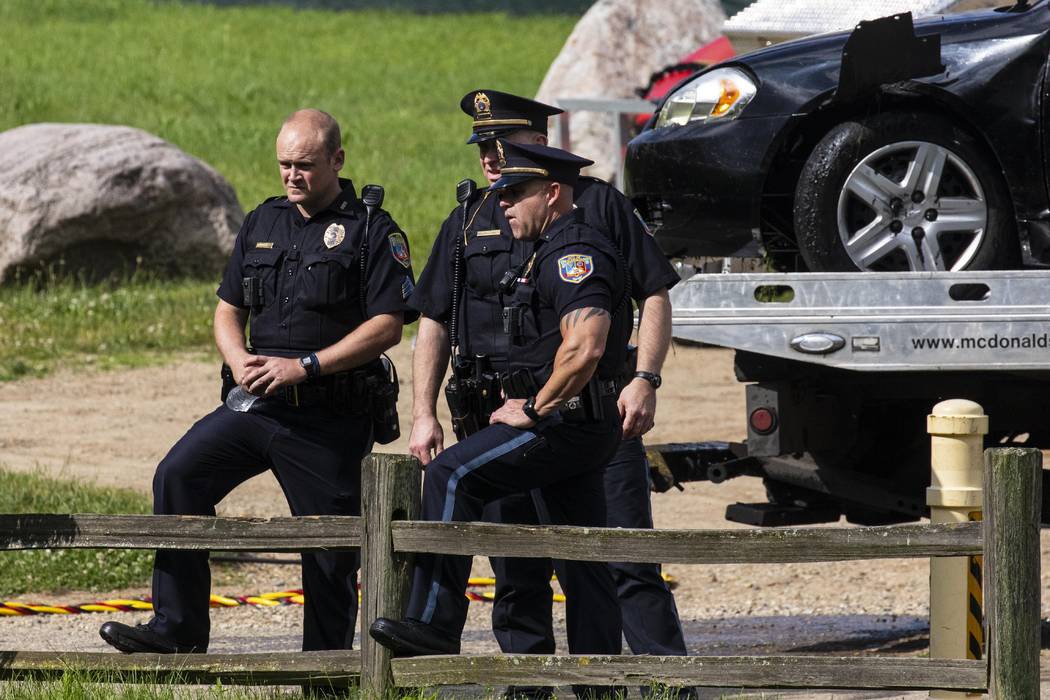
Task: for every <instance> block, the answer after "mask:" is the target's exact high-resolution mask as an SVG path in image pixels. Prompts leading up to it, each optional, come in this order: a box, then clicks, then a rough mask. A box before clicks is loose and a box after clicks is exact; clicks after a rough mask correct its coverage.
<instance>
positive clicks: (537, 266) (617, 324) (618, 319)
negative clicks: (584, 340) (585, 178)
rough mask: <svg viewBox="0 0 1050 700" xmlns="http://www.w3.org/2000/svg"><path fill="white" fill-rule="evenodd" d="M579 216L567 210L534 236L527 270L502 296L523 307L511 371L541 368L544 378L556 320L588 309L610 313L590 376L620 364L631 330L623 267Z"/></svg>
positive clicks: (608, 373)
mask: <svg viewBox="0 0 1050 700" xmlns="http://www.w3.org/2000/svg"><path fill="white" fill-rule="evenodd" d="M583 219H584V216H583V213H582V212H580V211H578V210H576V211H573V212H571V213H569V214H567V215H565V216H562V217H560V218H559V219H558V220H557V221H555V222H554V223H553V224H552V225H551V226H550V228H548V229H547V231H545V232H544V233H543V235H542V236H540V238H539V240H537V241H536V242H535V258H534V259H533V260H532V265H531V269H530V268H528V267H527V268H526V269H525V270H524V271H523V272H524V276H523V277H522V278H520V279H519V281H518V284H517V286H516V288H515V290H514V292H513V294H512V295H510V298H509V299H505V303H506V305H507V306H519V305H520V306H524V307H525V308H526V310H527V312H526V315H525V320H524V323H523V331H524V332H523V337H522V339H521V340H520V341H515V340H513V339H512V340H511V342H510V350H509V364H510V368H511V369H517V368H519V367H524V368H528V369H538V368H542V369H543V372H541V376H544V379H545V378H546V376H547V375H549V372H550V369H551V368H552V367H553V363H554V355H555V353H556V352H557V350H558V346H559V345H561V342H562V335H561V321H562V319H563V318H564V317H566V316H568V315H569V314H572V313H573V312H575V311H579V310H582V309H589V308H596V309H602V310H604V311H607V312H609V313H610V315H611V316H612V319H611V327H610V329H609V335H608V339H607V340H606V345H605V353H604V354H603V355H602V357H601V359H600V360H599V361H598V367H597V369H596V370H595V376H597V377H601V378H606V379H607V378H611V377H614V376H616V375H617V374H618V373H619V372H620V371H621V370H622V368H623V364H624V361H625V359H626V350H627V340H628V338H629V337H630V334H631V314H630V313H629V310H630V304H629V302H628V301H627V298H626V293H627V289H626V269H625V267H624V264H623V261H622V260H621V258H620V256H619V254H618V253H617V251H616V250H615V249H614V248H613V246H612V244H611V243H610V242H609V240H608V238H606V237H605V236H604V235H603V234H602V233H600V232H599V231H598V230H597V229H595V228H594V227H592V226H589V225H588V224H587V223H586V222H585V221H584V220H583ZM579 320H582V318H581V319H579ZM567 322H569V323H571V322H572V321H571V320H568V321H567Z"/></svg>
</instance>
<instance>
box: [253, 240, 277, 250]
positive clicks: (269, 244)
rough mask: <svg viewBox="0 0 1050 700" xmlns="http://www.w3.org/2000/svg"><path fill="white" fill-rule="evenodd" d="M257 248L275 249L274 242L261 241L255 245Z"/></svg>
mask: <svg viewBox="0 0 1050 700" xmlns="http://www.w3.org/2000/svg"><path fill="white" fill-rule="evenodd" d="M255 247H256V248H273V241H265V242H264V241H260V242H258V243H256V244H255Z"/></svg>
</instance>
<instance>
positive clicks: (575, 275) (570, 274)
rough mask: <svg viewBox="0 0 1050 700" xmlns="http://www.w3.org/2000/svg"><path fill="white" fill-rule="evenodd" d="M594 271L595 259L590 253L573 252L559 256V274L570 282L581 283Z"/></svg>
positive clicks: (563, 279)
mask: <svg viewBox="0 0 1050 700" xmlns="http://www.w3.org/2000/svg"><path fill="white" fill-rule="evenodd" d="M592 272H594V259H593V258H592V257H591V256H590V255H582V254H580V253H571V254H569V255H563V256H561V257H560V258H558V276H559V277H561V278H562V281H564V282H568V283H569V284H579V283H580V282H582V281H584V280H585V279H587V278H588V277H590V276H591V273H592Z"/></svg>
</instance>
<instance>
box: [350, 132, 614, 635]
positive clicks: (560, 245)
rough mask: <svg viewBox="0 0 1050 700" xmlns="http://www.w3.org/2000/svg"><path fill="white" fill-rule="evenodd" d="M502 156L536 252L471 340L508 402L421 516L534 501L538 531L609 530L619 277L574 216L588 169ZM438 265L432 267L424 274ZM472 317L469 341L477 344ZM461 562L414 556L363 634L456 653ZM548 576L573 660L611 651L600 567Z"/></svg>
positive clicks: (575, 162) (475, 516)
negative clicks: (406, 585)
mask: <svg viewBox="0 0 1050 700" xmlns="http://www.w3.org/2000/svg"><path fill="white" fill-rule="evenodd" d="M497 148H498V149H499V150H505V154H506V155H505V158H506V162H505V166H504V167H503V170H502V172H503V176H502V177H501V178H500V179H499V181H497V182H496V183H494V185H493V192H494V196H496V197H498V199H499V202H500V206H501V207H502V208H503V210H504V214H505V220H506V221H507V222H508V225H509V227H510V229H511V233H512V241H513V242H515V243H526V242H532V243H533V245H532V246H530V248H531V250H530V251H529V253H528V255H527V256H525V257H524V258H522V259H521V261H520V262H518V263H517V264H516V265H515V266H514V267H513V269H512V270H511V271H510V274H509V275H504V276H503V277H502V281H501V282H500V284H499V290H498V299H499V302H500V303H499V314H498V316H499V318H500V320H501V322H500V326H499V329H498V330H497V331H495V332H493V331H492V330H487V331H486V334H488V335H498V336H499V337H492V338H489V337H486V338H480V339H479V341H480V342H481V343H482V344H483V346H484V347H499V348H502V349H503V354H502V355H501V356H499V357H496V356H493V357H491V358H490V359H491V365H490V366H489V369H490V370H491V371H492V372H493V374H494V375H495V377H496V379H497V382H498V386H499V389H500V390H501V391H502V394H503V395H504V396H505V397H506V399H505V400H501V405H500V406H499V407H498V408H497V409H496V410H495V411H494V412H493V413H492V415H491V417H490V419H489V421H488V422H489V424H488V425H487V426H486V427H484V428H482V429H481V430H479V431H478V432H475V433H473V434H471V435H469V436H467V437H466V438H465V439H464V440H462V441H460V442H459V443H457V444H456V445H454V446H452V447H450V448H448V449H447V450H444V451H442V452H440V453H439V454H437V455H436V456H435V457H434V458H433V459H432V460H430V461H429V463H428V464H427V466H426V477H425V481H424V486H423V515H422V517H423V519H425V520H440V521H446V522H447V521H470V520H479V519H480V518H481V516H482V509H483V506H484V504H486V503H489V502H492V501H495V500H497V499H499V498H501V497H503V496H506V495H509V494H513V493H525V492H528V491H530V490H532V489H536V490H538V493H539V494H540V495H541V497H542V501H543V503H544V505H545V512H544V513H543V515H544V521H545V522H550V523H554V524H572V525H590V526H598V525H600V524H604V523H605V499H604V493H605V491H604V486H603V483H602V474H601V472H602V468H603V467H604V465H605V463H606V462H607V460H608V459H609V457H611V456H612V453H613V452H614V451H615V449H616V446H617V444H618V443H619V440H620V416H619V413H618V411H617V409H616V383H615V378H616V375H617V373H618V372H619V371H620V369H621V367H622V365H623V362H624V355H625V352H626V344H627V338H628V336H629V333H630V327H631V318H630V314H629V302H628V299H627V289H626V276H625V269H624V265H623V263H622V261H621V260H620V258H619V255H618V254H617V252H616V250H615V249H614V248H613V247H612V245H611V244H610V243H609V241H608V239H607V238H606V237H605V236H604V235H602V234H601V233H599V232H598V231H596V230H595V229H593V228H592V227H590V226H589V225H587V224H586V223H585V222H584V221H583V216H582V212H579V211H576V210H575V209H574V207H573V204H572V196H573V195H572V190H573V187H574V186H575V185H576V184H577V180H578V171H579V168H580V167H581V166H583V165H589V164H590V163H591V161H588V160H585V159H583V158H579V157H577V156H574V155H572V154H570V153H567V152H565V151H561V150H559V149H555V148H549V147H546V146H527V145H515V144H511V143H506V144H498V146H497ZM485 238H486V237H485V236H480V237H478V238H476V240H477V241H478V243H476V245H479V246H482V245H486V243H485ZM491 238H492V239H495V238H496V236H492V237H491ZM471 244H472V245H474V244H473V243H471ZM444 264H445V261H444V260H442V259H440V258H439V259H437V260H432V261H430V262H429V263H428V265H427V268H426V269H427V270H429V269H430V268H431V266H433V265H439V266H443V265H444ZM427 275H428V273H427V272H426V271H424V273H423V275H422V277H423V278H425V277H426V276H427ZM479 283H480V282H479ZM470 311H471V309H465V310H464V313H465V314H466V319H465V327H464V335H465V336H468V337H476V336H477V335H478V334H479V331H478V330H476V328H475V326H474V325H473V324H474V321H473V320H472V319H471V317H470V316H469V314H470ZM493 311H495V310H493ZM491 325H492V324H491V323H490V322H488V321H487V320H486V322H485V323H484V324H483V325H482V326H478V327H479V328H480V327H486V328H488V327H491ZM470 564H471V559H470V557H463V556H439V555H417V557H416V563H415V568H414V575H413V581H412V592H411V596H410V600H409V603H408V606H407V614H406V619H405V620H401V621H397V620H389V619H379V620H377V621H376V623H375V624H374V625H373V626H372V629H371V634H372V636H373V637H375V638H376V640H377V641H379V642H380V643H382V644H384V645H385V646H388V647H389V648H391V649H392V650H393V651H394V653H395V654H397V655H419V654H448V653H458V651H459V648H460V644H459V638H460V634H461V632H462V629H463V623H464V620H465V618H466V613H467V600H466V598H465V597H464V590H465V588H466V585H467V577H468V575H469V572H470ZM555 566H556V568H557V570H558V578H559V580H560V581H561V584H562V587H563V588H564V589H565V591H566V595H567V610H566V618H567V628H568V636H569V644H570V648H571V650H572V651H573V653H603V654H610V653H612V654H615V653H619V651H620V644H621V642H620V634H621V629H620V613H619V603H618V601H617V600H616V595H615V590H614V587H613V582H612V577H611V574H610V572H609V569H608V567H607V566H606V565H604V564H602V563H595V562H557V563H556V564H555Z"/></svg>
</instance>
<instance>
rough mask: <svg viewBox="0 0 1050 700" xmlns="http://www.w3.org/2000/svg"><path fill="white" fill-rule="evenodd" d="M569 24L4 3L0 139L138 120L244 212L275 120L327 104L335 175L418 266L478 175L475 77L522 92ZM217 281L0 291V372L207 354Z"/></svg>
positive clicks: (55, 0)
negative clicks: (383, 214)
mask: <svg viewBox="0 0 1050 700" xmlns="http://www.w3.org/2000/svg"><path fill="white" fill-rule="evenodd" d="M575 19H576V18H575V17H574V16H570V15H538V16H520V15H508V14H504V13H473V14H452V13H450V14H436V15H433V14H431V15H427V14H413V13H410V12H392V11H391V12H385V11H379V10H367V11H366V10H359V11H351V12H332V11H324V10H295V9H292V8H290V7H286V6H275V5H259V6H248V7H229V8H220V7H214V6H210V5H205V4H182V3H177V2H167V1H160V2H151V1H149V0H2V2H0V27H3V41H2V42H0V85H3V86H4V90H3V92H4V97H3V99H2V100H0V131H2V130H6V129H9V128H13V127H16V126H20V125H22V124H28V123H33V122H45V121H53V122H98V123H113V124H127V125H131V126H135V127H139V128H142V129H145V130H146V131H149V132H152V133H154V134H157V135H159V136H161V137H162V138H165V139H167V140H169V141H171V142H173V143H175V144H176V145H177V146H179V147H180V148H182V149H184V150H185V151H187V152H189V153H191V154H193V155H195V156H197V157H199V158H201V159H202V160H204V161H206V162H208V163H209V164H211V165H212V166H214V167H215V168H216V169H218V170H219V172H221V173H222V174H223V175H224V176H225V177H226V178H227V179H228V180H229V181H230V182H231V183H232V184H233V186H234V187H235V188H236V190H237V193H238V196H239V198H240V201H241V203H242V205H243V206H244V207H245V208H246V209H248V208H251V207H253V206H255V204H257V203H258V202H260V201H261V200H262V199H264V198H266V197H268V196H271V195H273V194H278V193H280V192H281V188H280V181H279V179H278V173H277V168H276V165H275V163H274V156H273V141H274V138H275V135H276V130H277V127H278V125H279V124H280V122H281V120H282V119H283V118H284V117H285V116H286V115H287V114H288V113H289V112H291V111H292V110H294V109H297V108H299V107H303V106H313V107H318V108H321V109H324V110H327V111H329V112H331V113H332V114H334V115H335V116H336V117H337V118H338V119H339V120H340V122H341V123H342V125H343V130H344V144H345V146H346V149H347V155H348V160H347V163H348V164H347V167H346V168H345V169H344V174H346V175H349V176H351V177H353V179H354V180H355V181H356V182H357V183H358V185H361V184H365V183H368V182H377V183H380V184H382V185H384V186H385V187H386V190H387V198H386V208H387V209H389V210H390V212H391V213H392V214H393V216H394V217H395V219H397V220H398V222H399V223H400V225H401V226H402V227H403V228H404V229H405V231H406V232H407V233H408V235H409V238H410V240H411V244H412V247H413V250H414V258H415V269H416V273H417V274H418V272H419V270H421V269H422V266H423V263H424V261H425V259H426V255H427V254H428V253H429V251H430V245H431V243H432V241H433V237H434V235H435V234H436V232H437V230H438V228H439V227H440V224H441V221H443V220H444V218H445V216H446V215H447V213H448V212H449V211H450V210H451V209H452V207H453V206H454V205H455V198H454V188H455V183H456V182H458V181H459V180H460V179H461V178H463V177H474V178H476V179H480V177H481V176H480V173H479V172H478V163H477V149H476V148H475V147H473V146H466V145H465V144H464V141H465V140H466V137H467V135H468V133H469V120H468V118H467V117H466V116H465V115H464V114H463V113H462V112H460V111H459V107H458V103H459V99H460V97H461V96H462V95H463V93H465V92H466V91H467V90H470V89H473V88H476V87H488V88H498V89H502V90H508V91H512V92H519V93H522V94H532V93H534V92H535V90H536V88H537V87H538V86H539V83H540V81H541V80H542V78H543V76H544V74H545V72H546V69H547V66H548V65H549V64H550V62H551V61H552V60H553V58H554V57H555V56H556V55H557V52H558V51H559V49H560V48H561V45H562V44H563V43H564V40H565V38H566V37H567V36H568V34H569V32H570V31H571V29H572V26H573V24H574V22H575ZM217 282H218V280H217V279H215V280H213V281H210V282H207V283H204V282H199V281H197V282H194V281H176V282H167V283H165V282H143V281H133V282H132V283H131V284H128V285H126V286H122V287H119V288H117V287H113V286H112V285H109V286H107V285H95V286H89V287H85V286H83V285H77V284H75V283H71V282H66V283H62V284H57V285H56V284H53V283H52V284H51V285H50V286H49V288H48V290H47V291H46V292H39V291H34V290H32V289H30V288H28V287H20V286H18V285H14V286H8V287H6V288H0V328H3V329H4V336H5V338H6V339H7V340H6V341H5V342H4V343H0V381H4V380H12V379H18V378H20V377H24V376H41V375H43V374H46V373H48V372H50V371H51V370H52V369H54V368H55V367H58V366H69V365H72V366H74V367H76V366H85V365H87V366H94V367H101V368H107V367H123V366H135V365H141V364H144V363H148V362H153V361H162V360H163V359H164V358H165V357H166V356H167V355H169V354H170V353H171V352H172V351H178V350H183V349H190V348H199V349H207V348H209V347H210V343H211V331H210V324H211V315H212V311H213V309H214V304H215V296H214V289H215V286H216V284H217Z"/></svg>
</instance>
